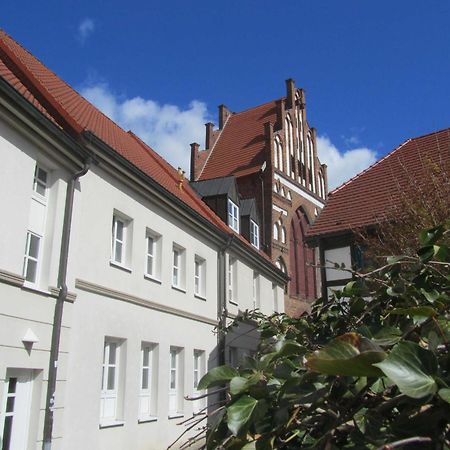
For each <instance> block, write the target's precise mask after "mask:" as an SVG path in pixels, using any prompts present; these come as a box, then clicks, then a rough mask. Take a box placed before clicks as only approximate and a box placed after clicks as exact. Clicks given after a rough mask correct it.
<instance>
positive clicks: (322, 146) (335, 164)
mask: <svg viewBox="0 0 450 450" xmlns="http://www.w3.org/2000/svg"><path fill="white" fill-rule="evenodd" d="M317 152H318V156H319V159H320V162H321V163H325V164H326V165H327V166H328V187H329V189H330V191H331V190H332V189H334V188H335V187H337V186H339V185H341V184H342V183H344V182H345V181H347V180H348V179H350V178H351V177H353V176H354V175H356V174H357V173H359V172H361V171H362V170H364V169H366V168H367V167H368V166H370V165H371V164H373V163H374V162H375V161H376V159H377V157H376V152H375V151H374V150H370V149H369V148H366V147H359V148H354V149H350V150H345V151H344V152H340V151H339V150H338V149H337V147H336V146H335V145H334V144H333V143H332V142H331V141H330V139H329V138H328V137H327V136H318V137H317Z"/></svg>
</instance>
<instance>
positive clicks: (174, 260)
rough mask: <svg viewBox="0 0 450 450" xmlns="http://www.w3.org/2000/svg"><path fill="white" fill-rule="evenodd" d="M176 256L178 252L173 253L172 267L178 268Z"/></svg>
mask: <svg viewBox="0 0 450 450" xmlns="http://www.w3.org/2000/svg"><path fill="white" fill-rule="evenodd" d="M178 255H179V253H178V251H177V250H174V251H173V265H174V267H178Z"/></svg>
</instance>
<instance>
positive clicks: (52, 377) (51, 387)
mask: <svg viewBox="0 0 450 450" xmlns="http://www.w3.org/2000/svg"><path fill="white" fill-rule="evenodd" d="M90 164H91V160H90V158H88V160H87V161H86V162H85V164H84V167H83V169H82V170H80V171H79V172H77V173H75V174H74V175H73V176H72V177H71V178H70V180H69V183H68V184H67V191H66V205H65V208H64V222H63V229H62V237H61V251H60V255H59V269H58V288H59V294H58V298H57V299H56V304H55V312H54V316H53V329H52V342H51V348H50V361H49V366H48V383H47V399H46V402H45V418H44V436H43V443H42V449H43V450H50V449H51V447H52V433H53V412H54V406H55V390H56V377H57V372H58V356H59V343H60V339H61V326H62V317H63V310H64V302H65V301H66V299H67V284H66V283H67V279H66V278H67V263H68V256H69V243H70V228H71V223H72V210H73V198H74V193H75V187H76V184H77V181H78V180H79V178H81V177H82V176H83V175H85V174H86V173H87V171H88V170H89V167H90Z"/></svg>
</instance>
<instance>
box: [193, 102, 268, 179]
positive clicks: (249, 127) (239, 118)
mask: <svg viewBox="0 0 450 450" xmlns="http://www.w3.org/2000/svg"><path fill="white" fill-rule="evenodd" d="M276 120H277V104H276V101H270V102H268V103H264V104H263V105H260V106H257V107H255V108H252V109H249V110H246V111H242V112H240V113H235V114H233V115H231V116H230V117H229V119H228V121H227V123H226V124H225V126H224V128H223V130H222V132H221V133H220V135H219V137H218V139H217V141H216V143H215V145H214V146H213V148H212V150H211V153H210V155H209V157H208V160H207V162H206V164H205V167H204V168H203V171H202V173H201V174H200V177H199V180H207V179H210V178H219V177H225V176H229V175H234V176H236V177H240V176H244V175H248V174H251V173H254V172H257V171H258V170H259V169H260V168H261V165H262V164H263V162H264V153H263V150H264V146H265V137H264V124H265V123H266V122H272V123H273V124H275V122H276Z"/></svg>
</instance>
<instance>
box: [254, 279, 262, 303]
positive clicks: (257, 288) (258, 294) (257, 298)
mask: <svg viewBox="0 0 450 450" xmlns="http://www.w3.org/2000/svg"><path fill="white" fill-rule="evenodd" d="M260 307H261V289H260V277H259V274H258V273H257V272H253V309H259V308H260Z"/></svg>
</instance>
